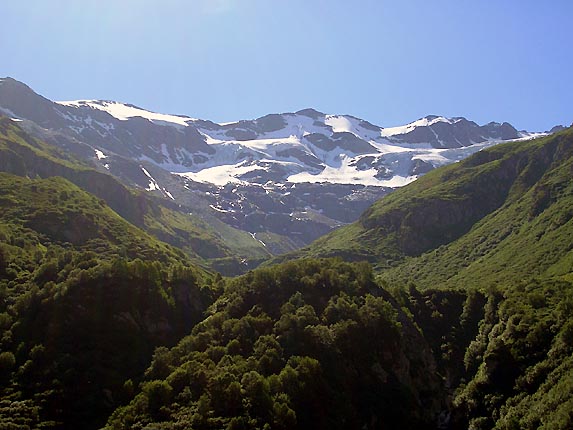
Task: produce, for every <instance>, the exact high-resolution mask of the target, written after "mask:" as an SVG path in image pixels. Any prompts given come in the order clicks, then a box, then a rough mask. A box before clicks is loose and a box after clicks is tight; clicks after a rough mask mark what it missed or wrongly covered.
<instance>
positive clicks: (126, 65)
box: [0, 0, 573, 131]
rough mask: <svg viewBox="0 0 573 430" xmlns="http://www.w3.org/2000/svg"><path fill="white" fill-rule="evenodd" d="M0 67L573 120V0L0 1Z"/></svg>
mask: <svg viewBox="0 0 573 430" xmlns="http://www.w3.org/2000/svg"><path fill="white" fill-rule="evenodd" d="M0 16H1V23H2V24H1V25H0V52H1V57H0V58H1V62H0V76H12V77H14V78H16V79H18V80H21V81H23V82H25V83H27V84H28V85H29V86H31V87H32V88H33V89H34V90H35V91H36V92H38V93H40V94H42V95H44V96H46V97H48V98H49V99H52V100H76V99H111V100H119V101H123V102H129V103H133V104H135V105H138V106H141V107H144V108H147V109H150V110H154V111H158V112H164V113H177V114H186V115H189V116H192V117H197V118H204V119H211V120H214V121H219V122H222V121H232V120H238V119H250V118H256V117H259V116H262V115H264V114H267V113H274V112H292V111H295V110H299V109H302V108H306V107H314V108H316V109H318V110H320V111H323V112H326V113H339V114H340V113H348V114H352V115H355V116H358V117H361V118H364V119H367V120H369V121H370V122H372V123H375V124H377V125H381V126H394V125H400V124H404V123H406V122H410V121H413V120H415V119H417V118H419V117H422V116H425V115H429V114H439V115H446V116H465V117H467V118H469V119H473V120H474V121H476V122H478V123H480V124H483V123H486V122H489V121H508V122H511V123H512V124H513V125H515V126H516V127H517V128H519V129H528V130H531V131H541V130H546V129H548V128H550V127H551V126H553V125H555V124H566V125H569V124H571V122H572V121H573V73H572V70H573V55H572V53H571V50H572V48H573V1H571V0H546V1H540V0H478V1H464V0H432V1H428V0H394V1H386V0H17V1H16V0H0Z"/></svg>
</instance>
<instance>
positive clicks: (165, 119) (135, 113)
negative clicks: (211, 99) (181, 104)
mask: <svg viewBox="0 0 573 430" xmlns="http://www.w3.org/2000/svg"><path fill="white" fill-rule="evenodd" d="M56 103H58V104H60V105H62V106H67V107H74V108H91V109H97V110H101V111H104V112H107V113H108V114H110V115H111V116H113V117H114V118H117V119H119V120H120V121H127V120H128V119H130V118H133V117H141V118H145V119H148V120H150V121H152V122H154V123H156V124H158V125H171V126H173V125H180V126H183V127H187V126H188V125H189V124H188V123H187V122H189V121H195V119H194V118H190V117H187V116H178V115H167V114H163V113H156V112H150V111H148V110H145V109H141V108H138V107H137V106H133V105H128V104H124V103H119V102H113V101H102V100H76V101H64V102H56Z"/></svg>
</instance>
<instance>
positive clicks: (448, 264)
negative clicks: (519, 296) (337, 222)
mask: <svg viewBox="0 0 573 430" xmlns="http://www.w3.org/2000/svg"><path fill="white" fill-rule="evenodd" d="M572 166H573V130H571V129H567V130H565V131H563V132H561V133H558V134H556V135H552V136H549V137H545V138H542V139H536V140H531V141H525V142H512V143H507V144H502V145H497V146H495V147H492V148H489V149H487V150H484V151H481V152H479V153H477V154H475V155H474V156H472V157H470V158H468V159H466V160H464V161H461V162H460V163H457V164H454V165H450V166H446V167H443V168H441V169H436V170H435V171H432V172H430V173H428V174H427V175H425V176H424V177H422V178H420V179H419V180H417V181H415V182H413V183H412V184H410V185H408V186H406V187H404V188H401V189H399V190H396V191H395V192H393V193H392V194H390V195H388V196H387V197H385V198H383V199H382V200H380V201H379V202H377V203H376V204H374V205H373V206H372V207H371V208H370V209H369V210H367V211H366V212H365V213H364V214H363V216H362V217H361V218H360V220H359V221H358V222H356V223H354V224H352V225H349V226H347V227H344V228H341V229H339V230H336V231H334V232H332V233H330V234H329V235H327V236H325V237H323V238H321V239H319V240H317V241H316V242H315V243H313V244H312V245H311V246H310V247H308V248H306V249H303V250H301V251H300V252H298V253H294V254H291V255H290V256H288V258H292V257H293V256H294V257H297V256H303V255H306V256H341V257H343V258H345V259H347V260H355V261H356V260H358V261H359V260H366V261H369V262H371V263H372V264H374V265H375V267H376V269H377V270H378V271H379V272H380V273H382V276H383V277H384V278H385V279H399V280H400V281H408V282H409V281H412V280H413V281H416V282H419V283H420V285H423V286H433V285H436V284H437V283H440V284H441V283H443V282H444V281H446V280H448V282H449V283H450V285H460V283H470V284H473V285H478V284H479V285H482V284H483V282H484V281H485V280H488V281H489V282H492V283H496V282H501V281H503V280H509V279H511V280H514V279H515V278H516V277H517V278H518V279H521V278H523V279H525V278H528V277H530V276H533V275H560V274H565V273H568V272H569V271H570V269H571V263H573V253H572V249H573V223H572V222H571V217H572V215H573V210H572V209H571V208H572V207H573V205H572V203H573V200H572V192H573V185H572V184H571V181H570V177H571V169H572ZM388 269H391V270H388Z"/></svg>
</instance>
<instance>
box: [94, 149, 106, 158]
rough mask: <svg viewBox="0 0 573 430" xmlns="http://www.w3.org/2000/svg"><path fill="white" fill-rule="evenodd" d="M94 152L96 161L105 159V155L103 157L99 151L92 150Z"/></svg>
mask: <svg viewBox="0 0 573 430" xmlns="http://www.w3.org/2000/svg"><path fill="white" fill-rule="evenodd" d="M94 151H95V154H96V157H97V159H98V160H103V159H104V158H107V155H105V154H104V153H103V152H101V151H100V150H99V149H94Z"/></svg>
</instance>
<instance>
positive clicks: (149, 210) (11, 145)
mask: <svg viewBox="0 0 573 430" xmlns="http://www.w3.org/2000/svg"><path fill="white" fill-rule="evenodd" d="M0 171H5V172H9V173H13V174H16V175H19V176H30V177H36V176H39V177H43V178H47V177H52V176H61V177H64V178H66V179H68V180H70V181H71V182H73V183H75V184H76V185H78V186H79V187H81V188H83V189H84V190H86V191H88V192H90V193H92V194H94V195H95V196H97V197H99V198H101V199H103V200H104V201H105V202H106V203H107V204H109V206H110V207H111V208H113V210H115V211H116V212H117V213H118V214H120V215H121V216H122V217H123V218H125V219H126V220H127V221H129V222H130V223H132V224H134V225H136V226H138V227H140V228H142V229H144V230H146V231H148V232H149V233H151V234H153V235H155V236H156V237H158V238H159V239H160V240H162V241H165V242H168V243H170V244H172V245H174V246H176V247H178V248H180V249H182V250H184V251H185V252H186V253H187V255H189V256H190V257H192V258H195V259H196V260H197V261H199V262H201V263H202V264H204V265H208V264H213V265H215V266H218V268H220V269H222V270H223V269H227V270H228V271H231V272H233V271H237V270H239V271H240V269H237V266H240V263H239V260H241V259H249V258H254V259H263V258H266V257H267V256H268V255H269V254H268V252H267V251H266V249H265V247H264V246H263V245H262V244H261V243H260V242H259V241H257V240H255V239H253V238H252V237H251V236H250V235H248V234H247V233H245V232H241V231H236V230H235V229H233V228H232V227H230V226H228V225H226V224H223V223H221V222H220V221H218V220H217V219H213V220H212V221H211V222H210V223H208V222H205V221H204V220H202V219H200V218H197V217H194V216H190V215H189V213H188V212H186V211H185V210H183V209H182V208H181V207H180V206H178V205H177V204H175V203H174V202H172V201H170V200H165V199H159V198H157V197H154V196H152V195H147V194H144V193H142V192H141V191H139V192H134V191H132V190H130V189H129V188H127V187H125V186H124V185H123V184H121V183H120V182H119V181H118V180H116V179H115V178H114V177H112V176H111V175H109V174H106V173H102V172H97V171H96V170H94V169H93V167H90V165H89V164H87V163H84V162H82V161H79V160H78V159H77V158H76V157H75V156H73V155H71V154H69V153H67V152H64V151H62V150H59V149H57V148H56V147H54V146H53V145H50V144H47V143H45V142H42V141H40V140H37V139H34V138H32V137H31V136H30V135H28V134H27V133H26V132H25V131H23V130H22V129H21V128H20V127H19V126H18V125H17V123H14V122H13V121H11V120H10V119H8V118H6V117H0ZM215 227H216V229H215ZM217 259H221V263H217V261H218V260H217Z"/></svg>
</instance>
